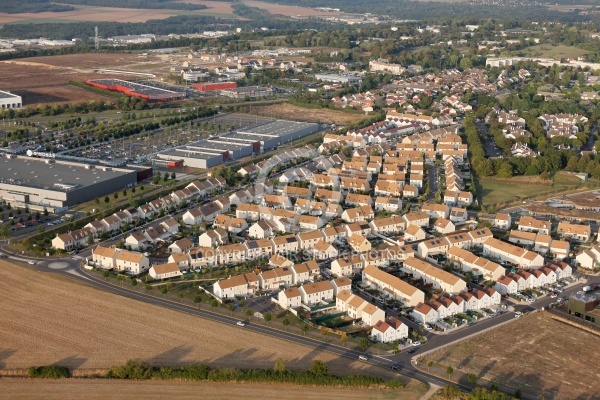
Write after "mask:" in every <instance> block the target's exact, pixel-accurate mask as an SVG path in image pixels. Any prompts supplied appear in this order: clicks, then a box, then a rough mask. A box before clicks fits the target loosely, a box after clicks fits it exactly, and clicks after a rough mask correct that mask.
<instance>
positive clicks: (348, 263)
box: [331, 254, 364, 276]
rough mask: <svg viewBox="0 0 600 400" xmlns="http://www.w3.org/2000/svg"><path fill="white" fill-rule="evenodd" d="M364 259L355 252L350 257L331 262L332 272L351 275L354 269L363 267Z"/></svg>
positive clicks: (338, 274)
mask: <svg viewBox="0 0 600 400" xmlns="http://www.w3.org/2000/svg"><path fill="white" fill-rule="evenodd" d="M363 267H364V260H363V259H362V257H361V256H360V254H354V255H351V256H350V257H343V258H338V259H336V260H333V261H332V262H331V273H332V274H333V275H335V276H350V275H352V274H353V271H354V269H362V268H363Z"/></svg>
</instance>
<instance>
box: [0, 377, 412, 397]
mask: <svg viewBox="0 0 600 400" xmlns="http://www.w3.org/2000/svg"><path fill="white" fill-rule="evenodd" d="M0 392H1V393H3V394H4V396H6V398H10V399H13V400H18V399H40V400H46V399H60V400H79V399H84V398H85V399H88V400H95V399H107V398H110V399H113V400H120V399H123V400H129V399H136V398H139V399H149V400H153V399H157V400H162V399H174V398H177V399H190V400H192V399H193V400H196V399H198V397H199V393H202V398H206V399H231V398H232V397H233V396H232V393H236V392H237V393H243V396H244V398H251V399H252V398H254V399H263V400H280V399H281V398H283V397H285V398H286V399H309V400H310V399H315V400H319V399H324V398H343V399H348V400H363V399H403V400H413V399H418V398H419V396H418V395H417V394H415V393H409V392H407V391H398V390H394V391H392V390H377V389H345V388H332V387H315V386H301V385H283V384H254V383H228V382H227V383H225V382H224V383H215V382H179V381H117V380H110V381H109V380H101V379H89V380H88V379H85V380H83V379H78V380H75V379H69V380H42V379H2V380H0ZM282 393H285V396H282Z"/></svg>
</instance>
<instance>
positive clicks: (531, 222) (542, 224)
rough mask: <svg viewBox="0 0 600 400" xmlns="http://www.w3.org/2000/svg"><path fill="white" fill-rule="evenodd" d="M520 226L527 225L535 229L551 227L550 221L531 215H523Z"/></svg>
mask: <svg viewBox="0 0 600 400" xmlns="http://www.w3.org/2000/svg"><path fill="white" fill-rule="evenodd" d="M519 226H526V227H530V228H533V229H550V222H548V221H540V220H539V219H535V218H531V217H521V219H520V220H519Z"/></svg>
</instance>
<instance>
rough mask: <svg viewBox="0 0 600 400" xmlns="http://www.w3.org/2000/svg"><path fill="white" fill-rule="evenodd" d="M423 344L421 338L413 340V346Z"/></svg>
mask: <svg viewBox="0 0 600 400" xmlns="http://www.w3.org/2000/svg"><path fill="white" fill-rule="evenodd" d="M420 345H421V341H420V340H415V341H414V342H413V346H420Z"/></svg>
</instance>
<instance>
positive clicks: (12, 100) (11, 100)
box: [0, 90, 23, 109]
mask: <svg viewBox="0 0 600 400" xmlns="http://www.w3.org/2000/svg"><path fill="white" fill-rule="evenodd" d="M22 106H23V100H22V99H21V96H17V95H16V94H12V93H11V92H5V91H3V90H0V108H4V109H6V108H19V107H22Z"/></svg>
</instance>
